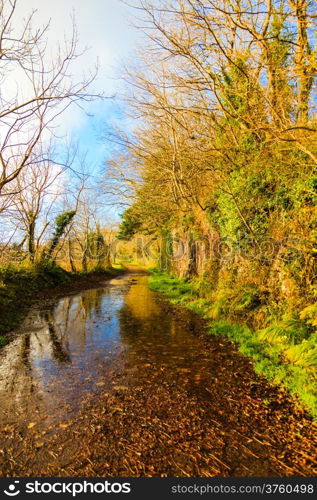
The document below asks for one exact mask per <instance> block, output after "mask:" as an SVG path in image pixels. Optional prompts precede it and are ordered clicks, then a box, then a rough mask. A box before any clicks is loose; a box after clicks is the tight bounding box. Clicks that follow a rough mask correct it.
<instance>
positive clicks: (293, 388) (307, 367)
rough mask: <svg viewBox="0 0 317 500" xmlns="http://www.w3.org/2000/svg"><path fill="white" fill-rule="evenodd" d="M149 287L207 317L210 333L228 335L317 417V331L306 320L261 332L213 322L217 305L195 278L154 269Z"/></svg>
mask: <svg viewBox="0 0 317 500" xmlns="http://www.w3.org/2000/svg"><path fill="white" fill-rule="evenodd" d="M149 286H150V288H151V289H152V290H155V291H158V292H161V293H163V294H164V295H165V296H166V297H167V298H168V299H169V300H170V301H171V302H172V303H173V304H178V305H181V306H184V307H186V308H188V309H190V310H192V311H194V312H195V313H198V314H200V315H202V316H204V317H205V318H206V319H207V320H209V332H210V334H213V335H224V336H226V337H228V338H229V339H230V340H232V341H234V342H236V343H237V344H238V345H239V350H240V352H241V353H242V354H244V355H245V356H248V357H250V358H252V360H253V361H254V370H255V372H256V373H257V374H259V375H263V376H265V377H266V378H267V379H268V380H269V381H270V382H271V383H272V384H276V385H282V386H283V387H285V388H286V389H288V391H289V392H290V393H291V394H293V395H296V396H297V397H298V398H299V400H300V402H301V404H302V405H303V406H304V407H305V408H306V409H307V410H308V411H309V412H310V413H311V415H312V416H313V417H314V418H315V419H317V388H316V381H317V374H316V368H317V347H316V333H311V334H310V335H309V334H308V333H307V332H308V330H307V325H306V323H305V322H304V321H303V322H302V323H300V322H297V323H296V324H292V325H290V321H288V322H287V321H286V320H281V321H280V322H277V323H275V324H272V325H270V326H269V327H268V328H266V329H263V330H258V331H256V330H252V329H251V328H249V327H248V326H246V325H245V324H243V323H242V322H241V323H240V324H237V323H232V322H228V321H225V320H219V321H210V317H211V316H213V314H212V311H213V309H214V308H215V306H216V304H214V303H213V304H212V303H211V302H209V301H208V300H206V299H202V298H200V296H199V285H198V284H197V283H195V282H194V281H193V282H188V281H185V280H182V279H179V278H176V277H174V276H170V275H167V274H161V273H156V272H154V273H153V274H152V275H151V276H150V278H149ZM299 329H302V330H301V331H304V333H305V332H306V335H303V337H302V338H301V341H298V342H296V341H295V340H294V336H295V337H296V332H298V331H299ZM277 332H279V335H278V334H277ZM294 332H295V333H294ZM281 339H282V340H281Z"/></svg>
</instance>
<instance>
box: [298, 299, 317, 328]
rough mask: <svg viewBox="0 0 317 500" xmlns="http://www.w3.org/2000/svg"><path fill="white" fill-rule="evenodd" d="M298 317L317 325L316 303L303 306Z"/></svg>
mask: <svg viewBox="0 0 317 500" xmlns="http://www.w3.org/2000/svg"><path fill="white" fill-rule="evenodd" d="M299 317H300V319H302V320H305V321H306V322H307V323H308V324H310V325H312V326H317V303H315V304H310V305H309V306H307V307H305V308H304V309H303V310H302V311H301V312H300V313H299Z"/></svg>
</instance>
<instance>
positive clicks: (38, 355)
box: [0, 275, 210, 425]
mask: <svg viewBox="0 0 317 500" xmlns="http://www.w3.org/2000/svg"><path fill="white" fill-rule="evenodd" d="M189 327H190V325H189ZM189 330H190V328H189ZM21 331H22V334H20V335H18V336H17V337H16V338H15V340H14V341H13V342H11V343H10V344H9V345H7V346H6V347H5V348H4V349H3V350H2V351H1V353H0V407H1V414H0V422H1V424H2V425H3V424H5V423H10V422H12V423H15V422H18V421H31V420H33V419H34V418H37V419H42V421H43V422H50V421H52V420H56V419H57V420H58V419H60V418H64V417H65V416H67V415H69V414H71V413H73V412H74V411H76V410H78V408H79V407H80V405H81V403H82V401H83V400H85V398H86V397H87V396H89V394H91V393H94V392H97V391H98V390H99V389H100V388H102V389H108V388H110V389H111V383H112V380H111V378H112V375H113V373H114V371H115V370H116V369H118V368H119V367H122V365H124V366H125V369H127V370H128V371H129V370H130V372H131V377H137V376H141V372H142V374H143V376H144V370H146V369H149V367H153V366H156V367H158V368H162V367H166V366H167V367H168V366H169V367H170V369H173V370H174V369H175V367H176V368H177V371H178V373H179V374H180V375H181V374H183V375H184V376H185V375H186V374H187V373H188V372H190V371H195V372H196V375H195V377H196V380H199V378H200V376H201V375H200V372H202V373H206V367H207V366H209V367H210V359H206V360H205V362H204V360H202V359H201V357H199V354H198V352H197V351H195V342H193V337H192V335H191V334H190V333H189V332H186V331H184V328H183V327H182V325H180V324H179V322H178V321H176V320H175V319H174V318H173V315H172V314H166V311H165V310H163V309H162V306H161V304H160V302H159V301H158V300H157V297H156V296H155V294H153V293H152V292H151V291H150V290H149V289H148V286H147V277H146V276H142V275H140V276H138V275H136V276H132V275H126V276H123V277H121V278H116V279H113V280H111V281H109V282H107V283H105V287H104V288H98V289H93V290H86V291H83V292H81V293H79V294H78V295H72V296H67V297H64V298H62V299H59V300H57V301H56V302H55V304H52V305H51V306H48V307H46V308H44V307H43V308H42V309H39V310H37V311H32V312H31V313H30V314H29V316H28V317H27V318H26V321H25V322H24V325H23V327H22V328H21ZM189 367H190V368H189ZM197 373H198V375H197ZM195 377H194V378H195Z"/></svg>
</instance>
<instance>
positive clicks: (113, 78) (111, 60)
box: [19, 0, 141, 168]
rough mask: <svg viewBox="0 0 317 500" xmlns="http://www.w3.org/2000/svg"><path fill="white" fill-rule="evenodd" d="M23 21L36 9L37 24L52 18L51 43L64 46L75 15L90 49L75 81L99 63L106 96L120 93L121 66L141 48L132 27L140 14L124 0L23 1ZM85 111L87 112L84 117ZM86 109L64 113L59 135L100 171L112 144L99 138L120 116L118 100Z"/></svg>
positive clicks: (99, 85)
mask: <svg viewBox="0 0 317 500" xmlns="http://www.w3.org/2000/svg"><path fill="white" fill-rule="evenodd" d="M19 9H20V14H21V18H22V17H23V16H26V15H27V14H28V13H29V12H30V10H32V9H36V11H37V12H36V14H35V23H36V24H37V25H44V24H45V23H46V22H47V21H48V20H49V19H51V25H50V31H49V39H50V44H51V46H52V47H54V46H57V43H58V42H61V43H62V42H63V40H64V37H66V39H67V35H68V34H69V33H70V28H71V16H72V14H74V16H75V20H76V25H77V31H78V39H79V47H80V48H81V49H82V48H87V50H86V52H85V54H84V55H83V56H82V57H80V59H78V60H77V61H75V63H74V66H73V69H74V75H75V78H76V77H79V78H80V76H81V74H82V73H83V71H87V70H88V68H92V69H93V68H94V65H95V63H96V61H97V59H98V65H99V72H98V77H97V79H96V80H95V82H94V84H93V90H94V91H96V92H100V91H103V92H104V93H105V95H107V96H112V95H115V94H116V93H117V92H118V90H119V87H120V82H119V81H118V73H119V70H118V69H119V68H120V65H122V63H123V62H124V61H125V62H126V61H128V60H129V59H130V58H133V57H134V52H135V48H136V44H137V41H138V39H139V38H140V36H141V34H140V32H139V31H138V30H136V29H135V28H133V26H132V25H131V23H133V21H134V20H135V19H134V16H135V11H134V10H133V9H131V8H129V7H128V6H126V5H124V4H123V3H121V1H120V0H90V1H89V2H88V1H87V0H54V1H52V0H21V3H20V4H19ZM85 111H86V113H85ZM85 111H83V110H81V109H79V108H77V107H76V108H74V107H72V108H71V109H69V110H67V112H66V113H65V114H63V116H62V119H61V122H60V124H58V129H57V133H58V135H60V136H62V135H64V134H67V136H68V138H69V139H72V140H73V141H74V142H75V143H76V142H78V144H79V145H80V148H81V149H82V151H84V152H87V160H88V163H89V165H90V168H94V167H96V168H100V167H101V166H102V164H103V163H104V159H105V157H106V156H107V152H108V150H109V145H108V144H107V143H106V142H102V141H101V140H100V135H101V131H102V130H106V129H107V127H108V125H109V124H110V123H111V122H112V121H113V120H115V119H116V118H118V110H117V107H116V104H115V102H114V100H112V99H106V100H104V101H103V102H100V101H99V102H93V103H89V104H85Z"/></svg>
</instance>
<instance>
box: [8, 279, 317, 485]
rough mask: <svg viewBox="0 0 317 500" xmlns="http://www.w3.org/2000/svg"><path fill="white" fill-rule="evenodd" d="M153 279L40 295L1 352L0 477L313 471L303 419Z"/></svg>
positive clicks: (311, 429)
mask: <svg viewBox="0 0 317 500" xmlns="http://www.w3.org/2000/svg"><path fill="white" fill-rule="evenodd" d="M147 279H148V278H147V276H146V275H143V274H142V273H135V274H127V275H124V276H121V277H119V278H115V279H112V280H110V281H109V282H105V283H104V285H103V286H101V287H99V288H96V289H91V290H85V291H82V292H80V293H77V294H72V295H69V296H66V297H64V298H60V299H50V300H47V301H44V302H43V303H42V304H41V305H39V306H38V307H37V308H36V309H33V310H32V311H31V312H30V314H29V316H28V317H27V318H26V321H25V322H24V324H23V325H22V327H21V328H20V330H21V332H20V334H19V335H17V336H16V338H15V339H14V340H13V341H12V342H11V343H10V344H9V345H7V346H6V347H5V348H4V349H2V351H1V352H0V471H1V475H3V476H82V477H83V476H86V477H88V476H192V477H194V476H196V477H197V476H294V475H297V476H298V475H300V476H311V475H316V472H317V469H316V460H315V457H316V443H317V439H316V426H314V425H313V424H312V422H311V420H310V418H309V417H308V416H307V415H306V414H305V413H304V412H303V411H302V410H300V409H298V408H297V407H296V406H295V404H294V402H293V401H292V400H291V399H290V398H289V397H288V395H287V393H286V392H285V391H283V390H282V389H277V388H272V387H270V386H269V385H268V384H267V383H266V382H265V381H264V380H263V379H262V378H260V377H258V376H256V375H255V374H254V372H253V369H252V363H251V362H250V361H249V360H247V359H246V358H244V357H243V356H241V355H240V354H239V353H238V352H237V349H236V347H235V346H234V345H233V344H232V343H230V342H228V341H226V340H225V339H224V338H222V337H217V336H213V337H209V336H208V334H207V333H206V331H205V325H204V322H203V321H202V320H201V319H200V318H199V317H197V316H196V315H195V314H193V313H191V312H189V311H186V310H182V309H180V308H178V307H174V306H171V305H170V304H168V303H167V302H166V301H165V300H164V298H162V297H161V296H160V295H158V294H155V293H153V292H151V291H150V290H149V289H148V286H147Z"/></svg>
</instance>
